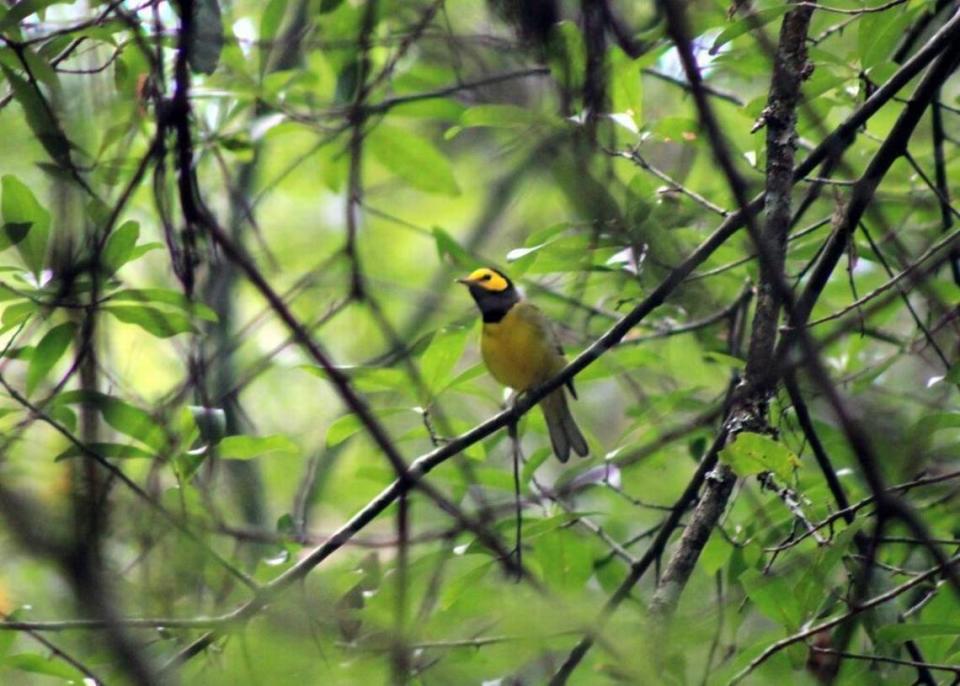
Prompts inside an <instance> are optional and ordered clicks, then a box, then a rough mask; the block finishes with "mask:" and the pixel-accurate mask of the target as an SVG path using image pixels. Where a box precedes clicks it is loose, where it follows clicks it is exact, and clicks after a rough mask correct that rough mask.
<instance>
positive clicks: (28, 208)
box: [0, 175, 50, 275]
mask: <svg viewBox="0 0 960 686" xmlns="http://www.w3.org/2000/svg"><path fill="white" fill-rule="evenodd" d="M0 191H2V194H3V197H2V199H0V211H2V212H3V222H4V234H6V236H7V239H8V240H9V241H10V242H11V243H13V244H15V245H16V246H17V250H18V251H19V253H20V257H21V258H22V259H23V262H24V264H26V266H27V267H28V268H29V269H30V271H32V272H33V273H34V275H39V274H40V271H41V270H42V269H43V267H44V260H45V257H46V253H47V240H48V237H49V235H50V213H49V212H47V210H45V209H44V208H43V206H42V205H40V203H39V202H37V199H36V197H34V195H33V193H32V192H31V190H30V189H29V188H28V187H27V186H26V185H25V184H23V183H21V182H20V181H19V180H18V179H17V178H16V177H15V176H10V175H6V176H4V177H3V179H2V180H0Z"/></svg>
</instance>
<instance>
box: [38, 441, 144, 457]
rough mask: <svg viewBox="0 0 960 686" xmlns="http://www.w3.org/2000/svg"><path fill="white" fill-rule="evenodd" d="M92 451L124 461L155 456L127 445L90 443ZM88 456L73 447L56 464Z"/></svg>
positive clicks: (64, 452) (81, 450)
mask: <svg viewBox="0 0 960 686" xmlns="http://www.w3.org/2000/svg"><path fill="white" fill-rule="evenodd" d="M88 447H89V449H90V451H92V452H94V453H96V454H97V455H100V456H101V457H111V458H117V459H122V460H129V459H140V458H148V459H149V458H153V456H154V454H153V453H151V452H147V451H146V450H144V449H142V448H138V447H136V446H134V445H127V444H126V443H90V444H89V446H88ZM86 455H87V452H86V451H85V450H83V449H82V448H80V447H78V446H75V445H72V446H70V447H69V448H67V449H66V450H64V451H63V452H62V453H60V454H59V455H57V457H56V459H55V460H54V461H55V462H60V461H61V460H66V459H69V458H72V457H84V456H86Z"/></svg>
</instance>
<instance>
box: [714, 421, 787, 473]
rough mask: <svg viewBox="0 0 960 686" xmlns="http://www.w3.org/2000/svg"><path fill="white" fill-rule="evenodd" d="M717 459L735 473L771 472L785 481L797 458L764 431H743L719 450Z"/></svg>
mask: <svg viewBox="0 0 960 686" xmlns="http://www.w3.org/2000/svg"><path fill="white" fill-rule="evenodd" d="M720 459H721V460H723V461H724V462H726V463H727V464H729V465H730V466H731V467H732V468H733V471H735V472H736V473H737V476H741V477H744V476H752V475H754V474H762V473H763V472H773V474H774V475H776V477H777V478H778V479H781V480H782V481H787V480H789V479H790V477H791V475H792V474H793V470H794V469H796V468H797V467H799V466H800V460H799V459H797V456H796V455H794V454H793V451H791V450H790V449H789V448H787V447H786V446H785V445H784V444H783V443H780V442H779V441H775V440H773V439H772V438H770V437H769V436H764V435H763V434H758V433H753V432H750V431H744V432H743V433H740V434H737V437H736V440H734V442H733V443H731V444H729V445H727V446H726V447H725V448H724V449H723V450H721V451H720Z"/></svg>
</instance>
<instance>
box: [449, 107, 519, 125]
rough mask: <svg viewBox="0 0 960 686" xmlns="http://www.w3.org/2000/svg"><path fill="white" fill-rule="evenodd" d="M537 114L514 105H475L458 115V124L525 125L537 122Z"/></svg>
mask: <svg viewBox="0 0 960 686" xmlns="http://www.w3.org/2000/svg"><path fill="white" fill-rule="evenodd" d="M537 119H538V117H537V114H536V113H535V112H531V111H530V110H529V109H527V108H524V107H517V106H516V105H476V106H475V107H471V108H469V109H467V110H465V111H464V113H463V114H462V115H460V125H461V126H463V127H468V126H491V127H500V128H507V127H517V126H519V127H526V126H530V125H532V124H534V123H536V122H537Z"/></svg>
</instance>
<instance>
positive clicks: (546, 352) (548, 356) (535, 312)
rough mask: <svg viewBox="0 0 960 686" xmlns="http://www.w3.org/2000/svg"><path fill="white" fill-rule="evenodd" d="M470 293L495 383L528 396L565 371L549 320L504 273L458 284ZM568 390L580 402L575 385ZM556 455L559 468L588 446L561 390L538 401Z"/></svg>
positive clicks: (482, 272) (483, 273) (480, 273)
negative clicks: (522, 294)
mask: <svg viewBox="0 0 960 686" xmlns="http://www.w3.org/2000/svg"><path fill="white" fill-rule="evenodd" d="M457 282H458V283H461V284H463V285H465V286H466V287H467V288H468V289H469V290H470V295H471V296H473V299H474V301H476V303H477V308H478V309H479V310H480V314H481V315H482V317H483V330H482V333H481V336H480V354H481V356H482V357H483V362H484V364H485V365H486V367H487V370H488V371H489V372H490V374H491V375H492V376H493V378H494V379H496V380H497V381H499V382H500V383H501V384H503V385H504V386H509V387H510V388H512V389H514V390H515V391H517V392H518V393H523V392H524V391H527V390H530V389H531V388H533V387H535V386H538V385H540V384H542V383H543V382H545V381H547V380H548V379H550V378H551V377H552V376H554V375H555V374H557V372H559V371H560V370H561V369H563V368H564V367H565V366H566V363H567V361H566V359H565V358H564V355H563V348H561V347H560V341H559V339H558V338H557V334H556V332H555V331H554V329H553V326H552V325H551V324H550V320H549V319H548V318H547V316H546V315H545V314H544V313H543V312H542V311H541V310H540V308H538V307H537V306H536V305H534V304H533V303H531V302H530V301H528V300H526V299H525V298H523V297H522V296H521V295H520V291H518V290H517V287H516V286H515V285H514V284H513V282H512V281H511V280H510V279H509V278H508V277H507V276H506V274H504V273H503V272H501V271H499V270H497V269H494V268H492V267H481V268H480V269H477V270H475V271H473V272H471V273H470V275H469V276H467V277H466V278H462V279H457ZM567 387H568V388H569V390H570V393H571V394H572V395H573V397H574V398H576V397H577V393H576V390H574V387H573V381H572V380H570V381H568V382H567ZM539 404H540V409H541V410H542V411H543V418H544V420H545V421H546V423H547V430H548V432H549V434H550V443H551V445H552V446H553V453H554V455H556V456H557V459H559V460H560V462H566V461H567V460H568V459H569V458H570V451H571V450H573V452H575V453H576V454H577V455H580V456H581V457H586V456H587V455H588V454H589V448H588V447H587V441H586V439H585V438H584V437H583V433H582V432H581V431H580V428H579V427H578V426H577V423H576V421H574V418H573V414H572V413H571V412H570V407H569V405H568V403H567V395H566V390H565V389H564V387H563V386H561V387H560V388H558V389H557V390H555V391H553V392H552V393H550V394H549V395H547V396H546V397H545V398H543V399H542V400H541V401H540V403H539Z"/></svg>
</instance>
